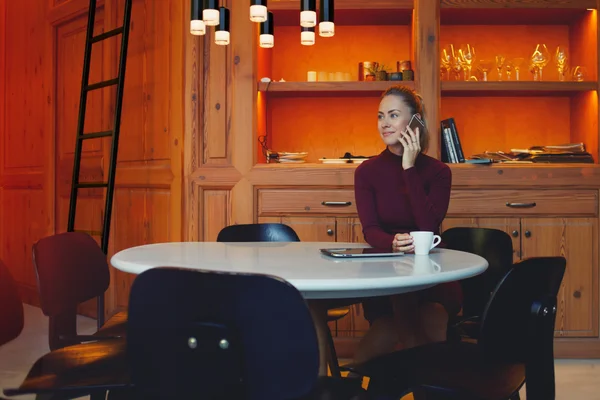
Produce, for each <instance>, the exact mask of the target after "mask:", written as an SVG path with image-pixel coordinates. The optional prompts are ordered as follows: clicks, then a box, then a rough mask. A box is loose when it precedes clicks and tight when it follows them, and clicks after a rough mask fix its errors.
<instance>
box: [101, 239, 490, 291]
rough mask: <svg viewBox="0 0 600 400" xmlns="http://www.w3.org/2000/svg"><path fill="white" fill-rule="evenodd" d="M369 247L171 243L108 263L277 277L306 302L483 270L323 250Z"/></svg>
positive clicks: (436, 257)
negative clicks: (344, 255) (324, 250)
mask: <svg viewBox="0 0 600 400" xmlns="http://www.w3.org/2000/svg"><path fill="white" fill-rule="evenodd" d="M343 247H369V246H367V245H365V244H360V243H339V242H336V243H331V242H238V243H221V242H173V243H157V244H149V245H144V246H137V247H132V248H130V249H126V250H122V251H120V252H118V253H116V254H115V255H114V256H113V257H112V258H111V264H112V265H113V266H114V267H115V268H117V269H119V270H121V271H124V272H129V273H132V274H140V273H142V272H144V271H146V270H147V269H150V268H155V267H161V266H165V267H183V268H190V269H199V270H207V271H220V272H244V273H256V274H267V275H274V276H277V277H280V278H282V279H284V280H286V281H288V282H289V283H290V284H292V285H293V286H294V287H296V289H298V290H299V291H300V292H301V293H302V295H303V296H304V298H306V299H339V298H359V297H360V298H362V297H370V296H385V295H392V294H399V293H406V292H413V291H417V290H421V289H425V288H428V287H431V286H434V285H437V284H439V283H443V282H450V281H457V280H461V279H465V278H469V277H472V276H475V275H478V274H480V273H482V272H483V271H485V269H486V268H487V266H488V263H487V261H486V260H485V259H484V258H483V257H480V256H478V255H475V254H470V253H465V252H461V251H455V250H447V249H433V250H432V251H431V253H430V254H429V255H427V256H415V255H413V254H404V255H398V256H394V257H373V258H353V259H349V260H347V259H344V260H340V259H335V258H332V257H328V256H325V255H323V254H321V253H320V251H319V249H322V248H343Z"/></svg>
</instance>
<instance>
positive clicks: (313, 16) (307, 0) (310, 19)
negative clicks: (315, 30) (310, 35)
mask: <svg viewBox="0 0 600 400" xmlns="http://www.w3.org/2000/svg"><path fill="white" fill-rule="evenodd" d="M300 26H303V27H305V28H312V27H313V26H317V0H300Z"/></svg>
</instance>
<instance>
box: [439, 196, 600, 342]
mask: <svg viewBox="0 0 600 400" xmlns="http://www.w3.org/2000/svg"><path fill="white" fill-rule="evenodd" d="M457 192H459V193H453V196H452V198H453V199H455V200H454V202H453V201H451V207H450V211H449V213H448V217H447V218H446V219H445V220H444V222H443V224H442V230H446V229H449V228H452V227H456V226H467V227H469V226H472V227H482V228H494V229H501V230H503V231H505V232H506V233H507V234H509V235H510V236H511V238H512V241H513V252H514V260H515V261H519V260H522V259H524V258H528V257H541V256H558V255H560V256H564V257H565V258H566V259H567V270H566V273H565V277H564V279H563V283H562V286H561V289H560V293H559V296H558V313H557V319H556V328H555V329H556V331H555V335H556V336H557V337H597V336H598V288H597V282H596V281H595V277H596V276H597V268H598V267H597V264H598V255H597V251H598V219H597V210H598V206H597V191H594V190H587V191H577V190H575V191H566V190H562V191H560V190H549V191H539V190H538V191H533V190H532V191H528V190H522V191H520V192H518V193H515V196H516V198H517V199H518V201H522V200H526V201H527V202H528V203H523V204H538V203H539V204H542V205H544V204H545V206H546V207H547V209H544V211H545V212H544V213H541V212H539V209H538V210H536V209H535V208H534V207H521V208H518V209H517V210H513V211H512V212H513V215H514V217H512V218H503V216H504V215H505V214H506V212H505V211H506V209H504V208H501V207H498V209H496V206H495V204H500V203H504V202H509V203H510V202H513V201H514V200H515V197H506V192H507V191H502V190H498V191H497V192H499V193H498V195H495V192H496V191H494V190H489V191H485V190H482V191H477V190H473V191H468V193H460V192H462V191H457ZM465 192H466V191H465ZM480 192H482V193H480ZM471 197H472V198H473V199H474V198H479V201H478V202H472V201H471V200H469V201H468V202H466V203H468V204H469V207H466V204H463V203H465V202H464V199H465V198H469V199H470V198H471ZM561 198H562V199H564V200H563V201H558V200H557V199H561ZM575 198H578V199H579V200H577V201H575V200H574V199H575ZM569 200H572V201H569ZM476 203H477V204H476ZM549 203H551V204H552V205H550V204H549ZM486 205H489V211H487V209H486V210H480V208H483V207H484V206H486ZM469 210H474V212H473V214H474V215H478V214H486V215H489V216H486V217H466V216H465V217H456V216H454V215H457V214H469ZM494 214H497V215H496V216H493V215H494ZM544 214H546V215H544ZM573 214H578V215H580V217H576V216H571V215H573Z"/></svg>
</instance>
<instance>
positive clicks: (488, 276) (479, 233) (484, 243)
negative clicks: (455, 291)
mask: <svg viewBox="0 0 600 400" xmlns="http://www.w3.org/2000/svg"><path fill="white" fill-rule="evenodd" d="M442 241H443V242H444V243H445V244H446V246H447V247H448V248H449V249H453V250H460V251H466V252H468V253H473V254H477V255H479V256H481V257H483V258H485V259H486V260H487V262H488V264H489V265H488V268H487V269H486V271H485V272H484V273H483V274H480V275H477V276H474V277H472V278H469V279H464V280H461V281H460V284H461V287H462V290H463V307H462V309H463V316H465V317H472V316H481V315H482V314H483V310H484V308H485V305H486V304H487V302H488V300H489V299H490V294H491V293H492V292H493V291H494V289H495V288H496V286H497V285H498V282H500V280H501V279H502V277H504V275H505V274H506V273H507V272H508V271H509V270H510V268H511V267H512V264H513V246H512V239H511V238H510V236H509V235H508V233H506V232H504V231H501V230H499V229H490V228H470V227H457V228H450V229H448V230H446V231H444V232H443V233H442Z"/></svg>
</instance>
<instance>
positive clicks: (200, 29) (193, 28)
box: [190, 19, 206, 36]
mask: <svg viewBox="0 0 600 400" xmlns="http://www.w3.org/2000/svg"><path fill="white" fill-rule="evenodd" d="M190 33H191V34H192V35H195V36H202V35H204V34H205V33H206V25H205V24H204V21H202V20H200V19H195V20H193V21H191V22H190Z"/></svg>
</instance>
